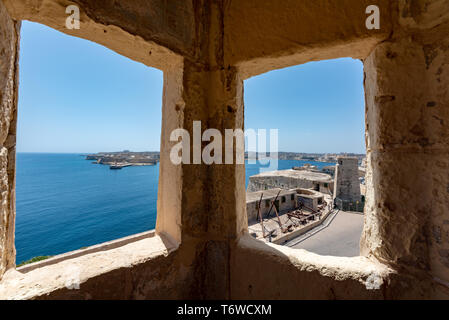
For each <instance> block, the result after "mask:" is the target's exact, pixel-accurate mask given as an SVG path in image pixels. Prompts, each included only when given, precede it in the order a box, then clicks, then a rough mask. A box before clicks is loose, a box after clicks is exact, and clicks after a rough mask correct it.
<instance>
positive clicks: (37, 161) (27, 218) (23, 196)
mask: <svg viewBox="0 0 449 320" xmlns="http://www.w3.org/2000/svg"><path fill="white" fill-rule="evenodd" d="M20 52H21V53H20V88H19V95H20V96H19V106H18V109H19V112H18V132H17V133H18V138H17V151H18V153H17V170H16V171H17V183H16V212H17V215H16V234H15V239H16V240H15V241H16V242H15V245H16V250H17V259H16V261H17V264H18V265H20V264H21V263H23V262H28V261H36V260H40V259H44V258H45V257H48V256H54V255H58V254H61V253H65V252H68V251H72V250H77V249H81V248H84V247H88V246H91V245H95V244H99V243H103V242H106V241H110V240H115V239H118V238H122V237H125V236H130V235H133V234H137V233H141V232H145V231H150V230H152V229H154V228H155V224H156V201H157V188H158V179H159V145H160V130H161V104H162V83H163V81H162V77H163V75H162V72H161V71H158V70H155V69H152V68H148V67H146V66H144V65H142V64H140V63H136V62H134V61H131V60H129V59H128V58H126V57H123V56H120V55H118V54H117V53H115V52H113V51H111V50H109V49H107V48H104V47H102V46H100V45H97V44H95V43H93V42H90V41H86V40H82V39H79V38H75V37H71V36H67V35H65V34H63V33H60V32H58V31H55V30H53V29H51V28H48V27H45V26H42V25H39V24H36V23H31V22H23V25H22V37H21V50H20ZM99 152H102V153H99ZM30 259H34V260H30Z"/></svg>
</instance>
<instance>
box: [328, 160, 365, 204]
mask: <svg viewBox="0 0 449 320" xmlns="http://www.w3.org/2000/svg"><path fill="white" fill-rule="evenodd" d="M359 176H360V173H359V166H358V159H357V158H354V157H338V158H337V165H336V167H335V180H334V205H335V206H336V207H337V208H339V209H341V210H343V211H360V212H363V207H364V199H363V198H362V196H361V193H360V180H359ZM362 200H363V201H362Z"/></svg>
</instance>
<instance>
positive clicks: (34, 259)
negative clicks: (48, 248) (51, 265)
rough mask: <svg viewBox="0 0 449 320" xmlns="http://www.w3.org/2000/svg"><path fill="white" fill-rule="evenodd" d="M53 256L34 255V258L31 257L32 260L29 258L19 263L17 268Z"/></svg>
mask: <svg viewBox="0 0 449 320" xmlns="http://www.w3.org/2000/svg"><path fill="white" fill-rule="evenodd" d="M51 257H52V256H39V257H34V258H32V259H30V260H28V261H25V262H22V263H21V264H19V265H17V268H18V267H22V266H24V265H27V264H30V263H35V262H38V261H43V260H47V259H48V258H51Z"/></svg>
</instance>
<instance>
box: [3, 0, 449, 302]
mask: <svg viewBox="0 0 449 320" xmlns="http://www.w3.org/2000/svg"><path fill="white" fill-rule="evenodd" d="M69 4H78V5H79V6H80V9H81V29H80V30H67V29H66V28H65V27H64V26H65V20H66V18H67V14H66V13H65V8H66V6H67V5H69ZM372 4H377V5H378V6H379V8H380V10H381V29H380V30H368V29H367V28H366V27H365V20H366V18H367V15H366V12H365V9H366V7H367V6H368V5H372ZM5 8H6V9H5ZM7 10H8V11H7ZM11 17H12V18H13V19H15V20H17V21H19V20H22V19H27V20H31V21H35V22H40V23H43V24H45V25H48V26H50V27H53V28H55V29H57V30H60V31H62V32H65V33H67V34H70V35H74V36H78V37H81V38H85V39H88V40H91V41H94V42H97V43H100V44H102V45H105V46H106V47H108V48H110V49H112V50H115V51H117V52H118V53H120V54H122V55H125V56H127V57H129V58H131V59H134V60H136V61H139V62H142V63H144V64H146V65H148V66H153V67H157V68H159V69H161V70H163V71H164V100H163V119H162V137H161V166H160V170H161V172H160V184H159V198H158V219H157V234H158V235H159V237H155V238H154V239H153V240H151V241H150V240H141V241H136V242H134V243H130V244H127V245H126V246H123V247H122V248H114V249H111V250H105V251H104V252H101V253H95V254H86V255H84V256H78V257H76V258H73V259H70V260H65V261H62V262H60V263H57V264H54V265H50V266H45V267H42V268H37V269H35V270H33V271H30V272H29V273H23V274H20V273H17V272H16V271H15V270H14V268H13V267H14V258H15V257H14V246H13V242H14V214H15V209H14V175H15V174H14V172H15V134H16V106H17V75H18V70H17V67H16V63H17V42H18V41H17V39H18V32H17V29H18V26H19V23H18V22H14V21H13V20H12V19H11ZM447 34H449V6H448V0H435V1H433V0H399V1H388V0H375V1H371V0H317V1H296V0H285V1H278V0H263V1H260V0H242V1H230V0H211V1H207V0H189V1H171V0H170V1H168V0H136V1H126V0H117V1H112V0H108V1H102V2H101V4H100V3H99V1H96V0H74V1H68V0H1V1H0V94H1V96H0V98H1V106H0V107H1V109H0V124H1V127H0V148H1V149H0V195H1V199H0V200H1V201H0V250H1V252H0V277H1V276H2V275H3V273H4V272H5V270H9V271H7V273H6V275H5V277H4V279H3V280H1V282H0V296H1V297H5V298H11V299H15V298H24V299H33V298H48V299H55V298H59V299H70V298H83V299H105V298H115V299H157V298H173V299H174V298H188V299H210V298H214V299H228V298H242V299H249V298H254V299H261V298H284V299H285V298H294V299H299V298H303V299H310V298H319V299H352V298H370V299H400V298H446V299H447V298H449V263H448V260H449V253H448V252H449V248H448V246H449V243H448V241H449V240H448V232H449V231H448V229H449V227H448V226H449V174H448V168H449V160H448V159H449V157H448V153H449V141H448V138H449V126H448V122H449V107H448V106H449V92H448V91H449V42H448V41H449V40H448V38H447ZM345 56H350V57H353V58H359V59H363V60H364V64H365V90H366V110H367V113H366V132H367V133H366V139H367V148H368V150H367V158H368V165H367V176H366V177H367V178H366V181H367V194H366V213H367V214H366V217H365V228H364V234H363V238H362V243H361V247H362V256H361V257H358V258H350V259H349V258H348V259H344V258H343V259H342V258H333V257H321V256H318V255H314V254H311V253H307V252H305V251H301V250H292V249H289V248H284V247H279V246H276V245H267V244H264V243H260V242H257V241H255V240H253V239H251V238H249V236H248V235H246V233H247V217H246V213H245V171H244V166H242V165H212V166H207V165H204V164H195V165H181V166H174V165H173V164H172V163H171V162H170V159H169V152H170V149H171V146H173V142H170V141H169V136H170V133H171V131H172V130H173V129H175V128H183V129H186V130H187V131H188V132H189V133H190V135H192V133H193V121H201V122H202V129H203V130H204V129H205V128H216V129H218V130H219V131H220V132H221V133H223V132H224V130H225V129H242V128H243V127H244V123H243V122H244V105H243V80H244V79H246V78H248V77H251V76H254V75H257V74H260V73H263V72H267V71H270V70H274V69H278V68H282V67H287V66H291V65H295V64H300V63H305V62H308V61H312V60H321V59H331V58H338V57H345ZM191 151H193V150H191ZM164 239H170V241H168V242H169V243H170V245H168V243H167V242H166V241H167V240H164ZM169 248H170V249H169ZM261 265H263V268H260V266H261ZM76 266H78V267H79V268H81V269H82V270H84V271H83V272H82V273H81V274H82V281H81V286H80V289H79V290H78V289H75V290H70V289H67V288H65V286H64V281H65V280H66V278H67V275H65V273H64V272H66V271H67V270H69V271H70V268H72V267H76ZM262 270H263V271H262Z"/></svg>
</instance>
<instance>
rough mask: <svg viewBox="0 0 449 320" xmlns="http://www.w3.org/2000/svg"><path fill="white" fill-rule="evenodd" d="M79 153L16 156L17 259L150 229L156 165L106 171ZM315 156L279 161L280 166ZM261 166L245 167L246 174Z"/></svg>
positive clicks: (284, 167) (153, 221) (282, 167)
mask: <svg viewBox="0 0 449 320" xmlns="http://www.w3.org/2000/svg"><path fill="white" fill-rule="evenodd" d="M84 159H85V158H84V157H83V156H81V155H79V154H36V153H19V154H18V155H17V181H16V211H17V217H16V250H17V263H21V262H23V261H25V260H28V259H30V258H33V257H35V256H40V255H56V254H60V253H64V252H68V251H72V250H77V249H80V248H82V247H87V246H91V245H94V244H98V243H102V242H105V241H110V240H114V239H117V238H121V237H125V236H129V235H132V234H136V233H139V232H144V231H148V230H151V229H154V228H155V226H156V200H157V188H158V178H159V165H157V166H153V167H128V168H124V169H122V170H110V169H109V167H108V166H102V165H95V164H92V163H91V161H88V160H84ZM305 163H311V164H314V165H317V166H318V167H320V168H321V167H323V166H326V165H331V164H327V163H321V162H316V163H315V162H313V161H292V160H280V161H279V169H280V170H282V169H291V168H292V167H293V166H301V165H303V164H305ZM259 172H260V165H259V164H256V165H252V164H251V165H247V166H246V183H247V184H248V180H249V177H250V176H252V175H254V174H258V173H259Z"/></svg>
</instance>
